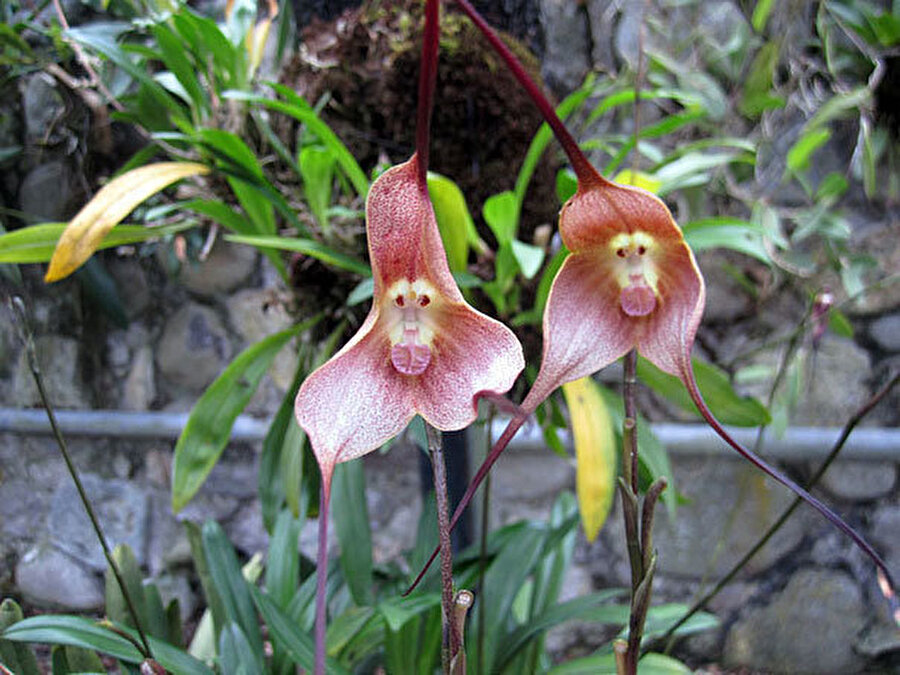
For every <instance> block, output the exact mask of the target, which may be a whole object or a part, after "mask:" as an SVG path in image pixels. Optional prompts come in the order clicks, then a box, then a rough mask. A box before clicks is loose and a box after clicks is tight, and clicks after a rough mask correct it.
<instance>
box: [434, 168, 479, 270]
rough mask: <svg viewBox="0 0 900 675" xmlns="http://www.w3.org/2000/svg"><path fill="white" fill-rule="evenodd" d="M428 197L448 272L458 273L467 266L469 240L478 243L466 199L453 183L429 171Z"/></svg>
mask: <svg viewBox="0 0 900 675" xmlns="http://www.w3.org/2000/svg"><path fill="white" fill-rule="evenodd" d="M428 196H429V197H430V198H431V205H432V206H433V207H434V215H435V218H437V224H438V229H439V230H440V232H441V239H442V240H443V242H444V249H445V250H446V251H447V262H448V263H449V264H450V270H451V271H452V272H462V271H464V270H465V269H466V265H467V264H468V260H469V243H470V241H476V242H477V241H478V240H479V237H478V233H477V232H476V231H475V223H474V221H473V220H472V215H471V214H470V213H469V207H468V206H466V198H465V197H464V196H463V193H462V190H460V189H459V186H457V184H456V183H454V182H453V181H452V180H450V179H449V178H446V177H444V176H441V175H440V174H436V173H432V172H429V173H428Z"/></svg>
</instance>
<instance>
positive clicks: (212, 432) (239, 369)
mask: <svg viewBox="0 0 900 675" xmlns="http://www.w3.org/2000/svg"><path fill="white" fill-rule="evenodd" d="M318 320H319V317H314V318H313V319H309V320H307V321H306V322H304V323H302V324H300V325H299V326H295V327H293V328H289V329H287V330H284V331H281V332H280V333H275V334H274V335H270V336H269V337H267V338H265V339H264V340H261V341H260V342H257V343H256V344H255V345H252V346H250V347H248V348H247V349H245V350H244V351H243V352H241V353H240V354H239V355H238V357H237V358H236V359H235V360H234V361H232V362H231V364H230V365H229V366H228V367H227V368H226V369H225V371H224V372H223V373H222V374H221V375H219V377H217V378H216V380H215V381H214V382H213V383H212V384H211V385H210V386H209V387H208V388H207V389H206V391H205V392H204V393H203V396H201V397H200V400H199V401H197V404H196V405H195V406H194V409H193V410H192V411H191V415H190V417H189V418H188V422H187V424H186V425H185V428H184V431H183V432H182V433H181V436H180V437H179V438H178V443H177V444H176V445H175V463H174V467H173V471H174V475H173V477H172V509H173V510H174V511H179V510H181V509H182V508H183V507H184V505H185V504H187V503H188V502H189V501H190V500H191V498H192V497H193V496H194V494H196V492H197V490H199V489H200V486H201V485H202V484H203V482H204V481H205V480H206V477H207V476H208V475H209V472H210V471H211V470H212V468H213V466H214V465H215V463H216V462H217V461H218V459H219V456H220V455H221V454H222V451H223V450H224V449H225V446H226V445H227V443H228V439H229V437H230V436H231V427H232V425H233V424H234V421H235V419H237V416H238V415H239V414H240V412H241V411H242V410H243V409H244V408H245V407H246V405H247V403H249V401H250V399H251V398H252V397H253V394H254V392H255V391H256V388H257V386H259V383H260V381H261V380H262V378H263V376H264V375H265V374H266V371H267V370H268V369H269V367H270V366H271V365H272V361H274V359H275V357H276V356H277V354H278V352H279V351H281V349H282V348H283V347H284V346H285V345H286V344H287V343H288V341H289V340H290V339H291V338H292V337H294V336H295V335H298V334H299V333H301V332H303V331H304V330H306V329H308V328H309V327H310V326H311V325H313V324H314V323H316V322H317V321H318Z"/></svg>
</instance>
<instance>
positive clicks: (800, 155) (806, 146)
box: [787, 127, 831, 173]
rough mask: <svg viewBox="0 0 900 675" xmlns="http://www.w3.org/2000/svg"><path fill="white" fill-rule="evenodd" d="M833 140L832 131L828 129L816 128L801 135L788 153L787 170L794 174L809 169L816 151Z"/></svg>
mask: <svg viewBox="0 0 900 675" xmlns="http://www.w3.org/2000/svg"><path fill="white" fill-rule="evenodd" d="M830 138H831V130H830V129H828V128H827V127H814V128H812V129H809V130H808V131H805V132H804V133H803V134H801V136H800V138H798V139H797V141H796V142H795V143H794V145H792V146H791V149H790V150H788V153H787V168H788V169H789V170H790V171H793V172H794V173H798V172H801V171H805V170H806V169H808V168H809V162H810V159H811V158H812V156H813V153H815V151H816V150H818V149H819V148H821V147H822V146H823V145H825V144H826V143H827V142H828V139H830Z"/></svg>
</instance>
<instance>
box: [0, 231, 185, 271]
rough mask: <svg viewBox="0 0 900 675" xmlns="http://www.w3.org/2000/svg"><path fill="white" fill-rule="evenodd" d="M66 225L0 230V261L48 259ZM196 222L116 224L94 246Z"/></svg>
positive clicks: (122, 242) (144, 238)
mask: <svg viewBox="0 0 900 675" xmlns="http://www.w3.org/2000/svg"><path fill="white" fill-rule="evenodd" d="M67 225H68V223H40V224H38V225H30V226H28V227H23V228H20V229H18V230H13V231H12V232H7V233H6V234H0V263H37V262H49V261H50V258H51V257H52V256H53V251H54V250H55V249H56V244H57V242H58V241H59V238H60V237H61V236H62V233H63V230H65V229H66V227H67ZM196 225H197V223H195V222H191V221H187V222H181V223H171V224H168V225H161V226H159V227H144V226H142V225H116V226H115V227H113V228H112V229H111V230H110V231H109V232H107V233H106V235H105V236H104V237H103V240H102V241H101V242H100V245H99V246H98V247H97V248H98V249H105V248H115V247H116V246H125V245H126V244H138V243H140V242H143V241H150V240H152V239H157V238H159V237H165V236H169V235H172V234H176V233H178V232H183V231H184V230H187V229H189V228H191V227H195V226H196Z"/></svg>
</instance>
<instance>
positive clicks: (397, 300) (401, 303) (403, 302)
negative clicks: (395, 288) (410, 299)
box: [394, 295, 406, 307]
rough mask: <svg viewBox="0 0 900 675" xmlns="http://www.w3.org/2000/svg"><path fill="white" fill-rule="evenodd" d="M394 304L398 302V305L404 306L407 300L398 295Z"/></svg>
mask: <svg viewBox="0 0 900 675" xmlns="http://www.w3.org/2000/svg"><path fill="white" fill-rule="evenodd" d="M394 304H396V305H397V307H403V305H405V304H406V300H404V299H403V296H402V295H398V296H397V297H396V299H395V300H394Z"/></svg>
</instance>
